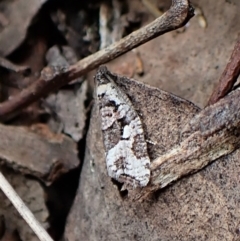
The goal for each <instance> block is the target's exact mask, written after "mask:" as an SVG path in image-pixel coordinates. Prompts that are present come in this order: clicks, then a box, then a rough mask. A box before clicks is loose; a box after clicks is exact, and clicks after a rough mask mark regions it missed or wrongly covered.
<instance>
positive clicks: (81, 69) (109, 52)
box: [0, 0, 194, 120]
mask: <svg viewBox="0 0 240 241" xmlns="http://www.w3.org/2000/svg"><path fill="white" fill-rule="evenodd" d="M193 15H194V13H193V8H192V6H191V5H190V3H189V1H188V0H172V6H171V8H170V9H169V10H168V11H167V12H166V13H165V14H163V15H162V16H161V17H159V18H157V19H156V20H155V21H153V22H152V23H150V24H148V25H147V26H145V27H143V28H141V29H139V30H138V31H135V32H133V33H131V34H130V35H128V36H126V37H125V38H123V39H121V40H120V41H118V42H117V43H114V44H112V45H110V46H109V47H107V48H105V49H103V50H101V51H99V52H97V53H95V54H93V55H91V56H88V57H86V58H84V59H82V60H80V61H79V62H77V63H76V64H74V65H72V66H69V67H66V68H59V69H53V68H50V67H47V68H45V69H44V70H43V72H42V75H41V77H40V78H39V79H38V80H37V81H36V82H35V83H33V84H32V85H31V86H30V87H29V88H27V89H25V90H23V91H22V92H20V93H19V94H17V95H15V96H13V97H11V99H9V100H8V101H5V102H3V103H2V104H0V119H1V120H6V119H8V118H10V117H11V116H12V115H16V113H17V112H18V111H20V110H21V109H22V108H24V107H26V106H28V105H29V104H31V103H33V102H34V101H36V100H38V99H39V98H41V97H43V96H44V95H47V94H48V93H50V92H52V91H54V90H57V89H58V88H60V87H61V86H63V85H65V84H67V83H69V82H70V81H71V80H74V79H76V78H78V77H80V76H82V75H84V74H85V73H87V72H88V71H90V70H92V69H94V68H96V67H98V66H99V65H101V64H104V63H106V62H108V61H110V60H112V59H114V58H116V57H118V56H120V55H122V54H124V53H126V52H127V51H129V50H131V49H133V48H136V47H137V46H139V45H141V44H143V43H146V42H147V41H149V40H151V39H153V38H155V37H157V36H160V35H162V34H164V33H166V32H169V31H171V30H174V29H177V28H180V27H182V26H183V25H184V24H186V23H187V22H188V20H189V19H190V18H191V17H193Z"/></svg>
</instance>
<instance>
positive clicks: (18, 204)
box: [0, 172, 53, 241]
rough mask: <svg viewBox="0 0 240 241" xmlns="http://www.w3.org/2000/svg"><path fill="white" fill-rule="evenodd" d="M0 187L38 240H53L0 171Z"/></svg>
mask: <svg viewBox="0 0 240 241" xmlns="http://www.w3.org/2000/svg"><path fill="white" fill-rule="evenodd" d="M0 188H1V189H2V191H3V192H4V193H5V195H6V196H7V197H8V199H9V200H10V201H11V203H12V204H13V205H14V206H15V208H16V209H17V211H18V212H19V213H20V215H21V216H22V217H23V219H24V220H25V221H26V222H27V224H28V225H29V226H30V228H31V229H32V230H33V231H34V233H35V234H36V235H37V237H38V238H39V240H41V241H53V240H52V238H51V237H50V236H49V235H48V233H47V232H46V230H45V229H44V228H43V227H42V226H41V224H40V223H39V222H38V221H37V220H36V219H35V217H34V215H33V214H32V212H31V211H30V210H29V209H28V207H27V206H26V205H25V204H24V202H23V201H22V199H21V198H20V197H19V196H18V194H17V193H16V192H15V191H14V189H13V188H12V186H11V185H10V183H9V182H8V181H7V180H6V178H5V177H4V176H3V174H2V173H1V172H0Z"/></svg>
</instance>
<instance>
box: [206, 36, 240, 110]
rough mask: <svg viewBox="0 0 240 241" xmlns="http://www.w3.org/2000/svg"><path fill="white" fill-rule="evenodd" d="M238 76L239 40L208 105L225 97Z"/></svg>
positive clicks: (239, 67)
mask: <svg viewBox="0 0 240 241" xmlns="http://www.w3.org/2000/svg"><path fill="white" fill-rule="evenodd" d="M239 74H240V38H239V39H238V41H237V43H236V45H235V46H234V49H233V52H232V55H231V58H230V60H229V61H228V64H227V66H226V68H225V70H224V71H223V73H222V75H221V77H220V80H219V83H218V85H217V87H216V88H215V89H214V91H213V93H212V95H211V97H210V99H209V101H208V105H212V104H214V103H216V102H217V101H218V100H219V99H221V98H223V97H224V96H225V95H227V94H228V93H229V92H230V91H231V90H232V87H233V85H234V84H235V82H236V81H237V78H238V76H239Z"/></svg>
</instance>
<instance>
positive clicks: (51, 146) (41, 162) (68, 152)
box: [0, 125, 79, 184]
mask: <svg viewBox="0 0 240 241" xmlns="http://www.w3.org/2000/svg"><path fill="white" fill-rule="evenodd" d="M0 135H1V136H2V137H4V138H1V140H0V162H1V163H2V164H5V165H7V166H10V167H12V168H13V169H14V170H17V171H20V172H22V173H24V174H31V175H33V176H36V177H37V178H40V179H41V180H42V181H44V182H45V183H47V184H50V183H52V182H53V181H54V180H55V179H56V178H57V177H58V176H59V175H61V174H62V173H66V172H68V171H69V170H71V169H73V168H76V167H77V166H78V164H79V160H78V157H77V149H76V144H75V143H74V141H72V140H71V139H70V138H69V137H67V136H65V135H62V134H54V133H52V132H51V131H50V130H49V129H48V127H47V126H45V125H38V126H34V127H32V128H31V129H29V128H27V127H17V126H5V125H0Z"/></svg>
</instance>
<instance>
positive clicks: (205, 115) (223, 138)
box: [151, 89, 240, 191]
mask: <svg viewBox="0 0 240 241" xmlns="http://www.w3.org/2000/svg"><path fill="white" fill-rule="evenodd" d="M239 100H240V89H237V90H235V91H233V92H232V93H231V94H230V95H228V96H226V97H225V98H223V99H221V100H219V101H218V102H217V103H215V104H214V105H211V106H209V107H206V108H205V109H203V110H202V111H201V112H200V113H199V114H197V115H196V116H195V117H194V118H193V119H192V120H191V121H190V123H189V124H187V126H186V127H185V128H184V130H183V132H182V141H181V143H180V144H179V145H178V146H176V147H175V148H173V149H171V150H170V151H168V152H167V153H166V154H164V155H162V156H160V157H159V158H157V159H155V160H154V161H153V162H152V163H151V173H152V176H151V184H152V187H151V190H152V191H153V190H157V189H160V188H163V187H165V186H167V185H168V184H170V183H171V182H173V181H175V180H177V179H179V178H181V177H182V176H185V175H187V174H189V173H193V172H196V171H198V170H200V169H202V168H203V167H204V166H206V165H207V164H209V163H210V162H212V161H214V160H216V159H218V158H220V157H222V156H224V155H227V154H229V153H231V152H233V151H234V150H236V149H237V148H238V147H239V145H240V138H239V135H240V105H239Z"/></svg>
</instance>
